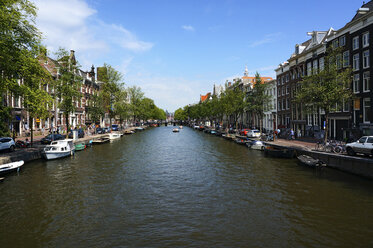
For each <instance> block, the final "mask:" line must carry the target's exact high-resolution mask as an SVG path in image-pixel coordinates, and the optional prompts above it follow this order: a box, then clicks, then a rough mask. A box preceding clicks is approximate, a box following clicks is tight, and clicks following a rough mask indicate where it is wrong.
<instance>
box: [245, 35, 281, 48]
mask: <svg viewBox="0 0 373 248" xmlns="http://www.w3.org/2000/svg"><path fill="white" fill-rule="evenodd" d="M279 36H281V33H272V34H267V35H265V36H264V37H263V38H262V39H260V40H256V41H253V42H251V43H250V44H249V47H251V48H254V47H257V46H261V45H263V44H267V43H272V42H274V41H276V40H277V39H278V38H279Z"/></svg>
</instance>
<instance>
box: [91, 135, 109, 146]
mask: <svg viewBox="0 0 373 248" xmlns="http://www.w3.org/2000/svg"><path fill="white" fill-rule="evenodd" d="M109 141H110V139H109V137H108V136H106V135H105V136H102V137H98V138H94V139H93V140H92V144H94V145H99V144H104V143H107V142H109Z"/></svg>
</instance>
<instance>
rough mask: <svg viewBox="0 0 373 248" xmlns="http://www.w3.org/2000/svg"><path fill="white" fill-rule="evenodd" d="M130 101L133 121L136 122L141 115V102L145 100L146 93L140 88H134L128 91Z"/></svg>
mask: <svg viewBox="0 0 373 248" xmlns="http://www.w3.org/2000/svg"><path fill="white" fill-rule="evenodd" d="M127 92H128V97H129V100H130V111H131V113H132V116H133V121H134V122H136V121H137V120H138V118H139V117H140V115H141V113H140V112H141V108H140V102H141V100H142V99H143V98H144V93H143V92H142V91H141V88H140V87H137V86H132V87H129V88H128V89H127Z"/></svg>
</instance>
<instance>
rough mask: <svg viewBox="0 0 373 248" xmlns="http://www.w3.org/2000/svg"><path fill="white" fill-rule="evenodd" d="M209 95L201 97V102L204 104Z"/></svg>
mask: <svg viewBox="0 0 373 248" xmlns="http://www.w3.org/2000/svg"><path fill="white" fill-rule="evenodd" d="M210 95H211V93H210V92H209V93H207V94H206V95H201V102H204V101H206V100H208V99H209V97H210Z"/></svg>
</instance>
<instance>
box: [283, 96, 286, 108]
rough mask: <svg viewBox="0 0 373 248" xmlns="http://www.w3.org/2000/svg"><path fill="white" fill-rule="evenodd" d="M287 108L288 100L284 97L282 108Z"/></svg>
mask: <svg viewBox="0 0 373 248" xmlns="http://www.w3.org/2000/svg"><path fill="white" fill-rule="evenodd" d="M285 108H286V100H285V98H284V99H282V109H283V110H285Z"/></svg>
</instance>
